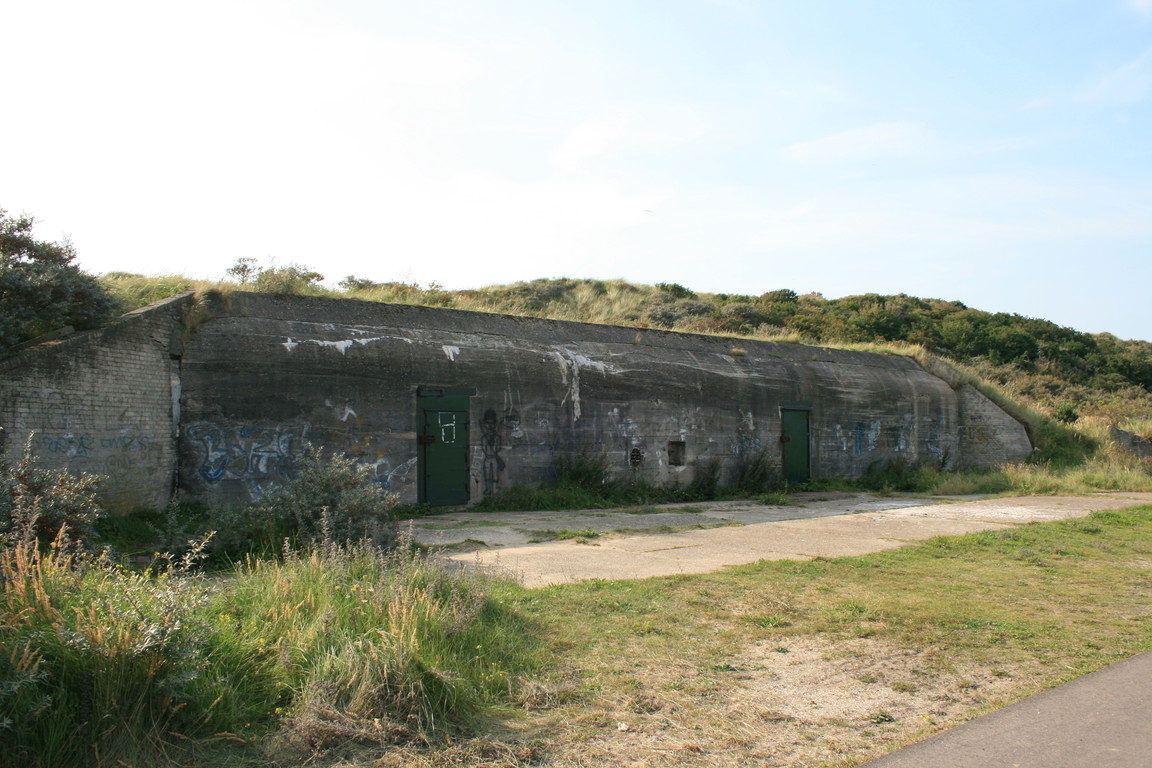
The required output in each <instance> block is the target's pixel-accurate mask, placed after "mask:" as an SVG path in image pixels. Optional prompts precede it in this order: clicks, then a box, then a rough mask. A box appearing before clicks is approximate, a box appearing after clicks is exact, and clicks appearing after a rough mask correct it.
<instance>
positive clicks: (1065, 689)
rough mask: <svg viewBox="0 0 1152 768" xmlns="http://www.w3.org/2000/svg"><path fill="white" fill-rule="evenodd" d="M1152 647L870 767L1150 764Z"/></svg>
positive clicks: (1138, 767) (1107, 767)
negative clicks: (1149, 649)
mask: <svg viewBox="0 0 1152 768" xmlns="http://www.w3.org/2000/svg"><path fill="white" fill-rule="evenodd" d="M1149 713H1152V653H1143V654H1140V655H1139V656H1133V657H1132V658H1130V659H1125V660H1124V661H1121V662H1118V663H1116V664H1113V665H1112V666H1110V667H1106V668H1104V669H1102V670H1100V671H1099V672H1094V673H1093V674H1091V675H1086V676H1084V677H1081V678H1079V679H1077V680H1073V681H1072V682H1070V683H1065V684H1064V685H1061V686H1059V687H1057V688H1052V689H1051V690H1048V691H1045V692H1044V693H1041V694H1039V695H1037V696H1032V697H1031V698H1028V699H1024V700H1023V701H1021V702H1019V703H1017V704H1014V705H1012V706H1011V707H1007V708H1005V709H1002V710H1000V711H998V712H993V713H992V714H990V715H985V716H984V717H980V718H977V719H976V720H973V721H971V722H969V723H965V724H964V725H961V726H958V727H956V728H952V729H951V730H947V731H944V732H943V733H940V734H937V735H936V736H933V737H932V738H930V739H927V740H925V741H922V742H920V743H919V744H914V745H912V746H910V747H906V748H904V749H901V750H898V751H896V752H893V753H891V754H890V755H886V756H885V757H882V758H880V759H878V760H873V761H871V762H869V763H865V764H864V765H865V766H866V767H867V768H926V767H928V766H948V768H991V767H992V766H1004V767H1005V768H1148V766H1149V765H1152V716H1150V714H1149Z"/></svg>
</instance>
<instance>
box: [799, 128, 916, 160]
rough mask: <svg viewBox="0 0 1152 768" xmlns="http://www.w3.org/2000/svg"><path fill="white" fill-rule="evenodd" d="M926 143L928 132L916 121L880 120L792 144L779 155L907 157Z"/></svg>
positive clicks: (810, 158) (849, 158) (861, 158)
mask: <svg viewBox="0 0 1152 768" xmlns="http://www.w3.org/2000/svg"><path fill="white" fill-rule="evenodd" d="M927 145H928V137H927V134H926V133H925V131H924V129H923V127H922V126H921V125H919V124H917V123H877V124H876V125H870V126H868V127H866V128H854V129H852V130H850V131H842V132H840V133H834V134H832V135H830V136H824V137H823V138H819V139H814V140H813V141H805V142H800V143H798V144H792V145H789V146H787V147H784V149H782V150H780V156H781V157H782V158H783V159H785V160H790V161H792V162H798V163H840V162H851V161H854V160H868V159H872V158H877V157H907V156H911V155H915V154H919V153H921V152H922V151H923V150H924V149H926V148H927Z"/></svg>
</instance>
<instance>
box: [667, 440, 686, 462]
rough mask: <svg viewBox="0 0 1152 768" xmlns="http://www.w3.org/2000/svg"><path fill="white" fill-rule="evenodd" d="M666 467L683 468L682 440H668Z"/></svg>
mask: <svg viewBox="0 0 1152 768" xmlns="http://www.w3.org/2000/svg"><path fill="white" fill-rule="evenodd" d="M668 466H670V467H682V466H684V441H683V440H669V441H668Z"/></svg>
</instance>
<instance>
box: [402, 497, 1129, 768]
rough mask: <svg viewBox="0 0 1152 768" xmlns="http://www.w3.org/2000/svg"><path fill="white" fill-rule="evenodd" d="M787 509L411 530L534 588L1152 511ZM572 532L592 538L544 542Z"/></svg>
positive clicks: (496, 520) (490, 520)
mask: <svg viewBox="0 0 1152 768" xmlns="http://www.w3.org/2000/svg"><path fill="white" fill-rule="evenodd" d="M792 500H793V501H794V502H795V504H796V505H795V506H768V505H760V504H755V503H753V502H707V503H701V504H679V505H664V506H660V507H648V508H643V509H635V510H581V511H575V512H501V513H487V514H485V513H476V512H467V511H461V512H454V513H451V514H447V515H439V516H436V517H433V518H426V519H422V520H419V521H414V523H413V526H414V527H413V532H414V534H415V537H416V540H417V541H418V542H420V543H422V544H426V545H429V546H433V547H437V546H439V547H444V548H445V550H446V551H445V556H446V557H448V558H450V559H452V560H456V561H459V562H462V563H467V564H469V565H471V566H473V567H478V568H482V569H492V570H502V571H504V572H507V573H509V574H511V575H513V576H515V577H516V578H518V579H520V581H521V582H522V583H523V584H524V585H525V586H528V587H541V586H546V585H549V584H560V583H565V582H570V581H581V580H586V579H595V578H600V579H640V578H647V577H650V576H667V575H674V574H679V573H708V572H712V571H717V570H721V569H723V568H726V567H729V566H734V565H742V564H745V563H752V562H756V561H757V560H788V559H791V560H807V559H811V558H814V557H841V556H845V555H862V554H867V553H869V552H878V551H881V550H887V549H895V548H897V547H902V546H905V545H908V544H911V543H915V542H919V541H924V540H927V539H930V538H932V537H934V536H955V535H959V534H963V533H971V532H975V531H984V530H995V529H1002V528H1010V527H1013V526H1017V525H1023V524H1026V523H1029V522H1032V521H1046V520H1060V519H1066V518H1073V517H1082V516H1085V515H1087V514H1089V513H1090V512H1093V511H1097V510H1106V509H1119V508H1121V507H1126V506H1131V505H1133V504H1147V503H1152V493H1108V494H1097V495H1093V496H1028V497H1012V498H996V499H977V500H973V499H971V498H968V499H955V498H906V497H895V496H894V497H879V496H874V495H870V494H860V493H857V494H849V493H826V494H820V493H810V494H799V495H797V496H794V497H793V499H792ZM573 532H591V534H586V535H585V537H584V538H582V539H579V540H571V539H566V540H560V541H556V540H552V541H548V540H547V539H549V538H553V539H554V538H555V537H556V535H557V534H558V533H561V535H563V536H565V537H567V536H571V535H573ZM597 534H598V535H597ZM534 539H544V541H539V543H533V540H534ZM1150 764H1152V763H1150Z"/></svg>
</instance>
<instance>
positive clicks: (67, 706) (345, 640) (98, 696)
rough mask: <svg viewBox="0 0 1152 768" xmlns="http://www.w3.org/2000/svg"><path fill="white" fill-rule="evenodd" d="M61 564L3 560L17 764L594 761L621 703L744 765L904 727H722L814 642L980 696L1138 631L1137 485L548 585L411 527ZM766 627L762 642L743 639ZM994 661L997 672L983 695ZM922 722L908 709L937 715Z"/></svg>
mask: <svg viewBox="0 0 1152 768" xmlns="http://www.w3.org/2000/svg"><path fill="white" fill-rule="evenodd" d="M565 534H567V535H568V536H570V537H585V538H591V537H592V536H594V535H597V532H595V531H591V530H589V531H566V532H565V531H562V532H560V533H559V535H561V536H563V535H565ZM75 564H76V563H75V562H74V561H73V560H72V559H71V556H65V555H62V554H59V551H52V550H49V551H46V552H44V553H37V552H36V550H35V549H29V548H20V547H10V548H8V549H7V550H5V552H4V554H3V558H0V570H2V573H3V582H4V603H3V606H2V607H3V612H2V616H0V619H2V622H0V623H2V624H3V626H4V627H5V631H4V633H3V634H2V635H0V644H2V648H0V683H2V684H0V753H2V754H4V755H7V756H9V758H8V759H10V760H19V762H20V763H22V764H26V765H28V766H33V767H35V766H48V765H94V766H104V765H108V766H114V765H118V764H120V761H123V762H124V763H125V764H143V765H147V764H171V763H173V762H194V761H198V762H199V763H200V764H203V765H267V764H270V763H274V764H277V765H295V764H305V763H307V764H325V762H324V761H325V760H328V761H331V760H335V759H337V758H339V759H344V760H352V762H351V763H348V762H345V763H344V764H364V765H366V764H369V763H372V762H373V761H379V762H378V763H374V764H379V765H392V764H394V765H400V764H404V763H405V762H409V763H417V762H418V763H421V764H424V765H429V766H441V765H443V766H447V765H450V764H459V763H460V762H464V763H472V764H480V763H483V764H487V765H493V766H509V767H511V766H521V765H525V764H529V763H531V764H547V761H548V760H555V761H557V762H560V763H563V762H564V761H565V760H566V759H568V758H571V757H573V756H582V755H583V756H586V757H587V759H589V760H593V759H596V758H597V756H598V755H599V753H598V752H597V750H602V749H609V750H613V749H615V750H618V749H619V748H620V746H619V745H617V746H615V747H613V746H611V745H610V744H609V743H608V742H606V741H605V740H604V736H603V734H604V733H605V732H606V731H611V732H617V731H616V726H617V724H618V723H621V722H623V723H626V724H629V731H628V732H629V733H631V732H645V733H652V734H659V733H669V734H676V735H677V736H676V738H678V739H679V741H678V742H677V743H678V744H681V745H682V744H684V743H692V744H693V745H695V746H694V749H698V750H700V751H699V752H695V751H690V752H689V753H685V754H683V755H680V754H679V753H677V755H678V760H680V759H682V760H683V763H682V764H685V765H701V766H704V765H717V764H720V763H718V762H717V761H718V760H723V761H727V762H725V764H733V763H736V762H740V763H747V762H749V761H753V762H754V761H755V760H756V759H759V757H758V753H756V752H755V751H754V750H753V747H752V745H754V744H755V743H757V739H762V738H765V735H764V734H765V733H767V731H762V730H761V731H757V730H756V729H764V728H768V729H769V731H772V732H775V731H778V730H780V729H782V728H803V729H804V733H805V734H806V735H801V736H799V737H798V739H799V742H800V743H804V744H809V743H811V744H821V743H824V741H827V738H826V734H827V733H828V732H829V731H828V729H833V730H835V732H836V733H837V734H839V735H838V736H837V737H836V738H837V739H839V740H840V741H839V742H837V743H839V744H841V747H842V748H843V749H844V750H846V752H845V754H856V755H865V754H871V753H870V752H869V750H874V749H876V748H877V745H882V744H885V743H888V744H893V743H895V741H894V740H896V739H899V738H906V737H910V736H909V734H910V733H911V732H910V731H908V730H907V728H908V727H910V726H908V725H907V722H906V721H907V720H908V719H909V718H908V717H907V715H906V714H902V713H901V712H900V711H899V710H897V709H894V708H893V707H892V706H890V705H888V704H885V705H883V706H873V708H872V709H871V710H869V715H870V716H869V717H867V718H863V719H862V720H861V721H860V722H855V721H851V722H850V721H844V720H843V718H841V719H838V720H836V722H835V723H833V722H832V720H831V719H830V720H829V721H828V722H826V723H825V722H808V723H805V722H800V721H799V720H797V719H796V718H793V717H791V716H787V715H778V714H773V713H772V712H768V713H766V714H764V715H763V717H761V718H760V720H759V721H757V722H759V724H757V722H753V721H752V719H747V720H741V721H740V722H739V723H738V724H737V723H735V722H734V721H733V720H732V718H733V717H734V712H735V711H737V710H733V709H732V708H731V707H732V706H736V705H729V704H727V703H726V702H730V701H733V700H734V699H733V698H732V697H734V696H735V697H738V695H739V692H740V691H741V690H742V689H743V687H744V686H747V685H749V684H750V681H755V680H756V679H758V676H762V675H766V674H769V675H770V674H773V672H772V670H773V669H774V668H775V666H774V665H778V664H790V663H791V661H790V660H791V659H792V658H794V657H797V656H798V654H800V651H801V650H802V649H803V648H805V647H807V646H808V645H811V644H813V643H825V644H826V645H827V647H828V648H831V649H847V648H850V647H854V646H851V643H853V642H860V641H862V640H868V641H871V642H878V643H883V644H884V645H885V647H890V648H897V649H908V650H907V652H908V653H915V654H917V655H918V656H917V658H918V661H917V664H918V666H917V667H916V668H915V669H912V670H910V671H905V672H904V673H902V674H900V675H895V674H886V673H885V672H883V671H875V670H874V669H873V668H871V667H870V668H868V669H867V670H865V671H864V672H861V673H860V674H859V675H858V676H857V677H858V679H860V680H863V681H870V682H871V683H872V684H878V685H880V686H882V687H884V688H885V689H887V690H889V691H891V692H893V693H895V694H900V695H908V696H911V695H918V694H920V693H922V692H924V691H929V692H931V691H932V688H931V686H932V685H933V682H932V681H933V680H934V679H935V678H936V677H937V676H939V675H941V674H944V673H945V672H947V671H949V670H959V671H962V672H963V673H964V675H965V677H964V678H963V679H962V680H961V681H960V682H957V683H956V684H955V685H956V686H957V687H956V690H955V691H953V692H952V693H950V694H949V695H954V696H960V695H964V696H969V695H971V696H976V697H977V698H976V699H974V700H979V701H980V702H981V703H980V704H979V705H978V706H984V707H992V706H995V705H997V704H1002V703H1005V702H1006V701H1009V700H1011V699H1013V698H1016V697H1019V696H1022V695H1025V694H1027V693H1031V692H1034V691H1036V690H1039V689H1040V688H1043V687H1046V686H1049V685H1052V684H1054V683H1056V682H1059V681H1061V680H1064V679H1067V678H1071V677H1074V676H1076V675H1079V674H1083V673H1085V672H1088V671H1091V670H1093V669H1096V668H1098V667H1100V666H1103V665H1104V664H1107V663H1109V662H1111V661H1114V660H1117V659H1119V658H1123V657H1125V656H1128V655H1131V654H1132V653H1135V652H1137V651H1140V650H1144V649H1149V648H1152V506H1145V507H1135V508H1130V509H1127V510H1121V511H1115V512H1107V513H1095V514H1093V515H1091V516H1089V517H1087V518H1083V519H1077V520H1069V521H1063V522H1054V523H1044V524H1031V525H1026V526H1021V527H1017V528H1012V529H1007V530H1001V531H988V532H983V533H977V534H971V535H967V536H960V537H947V538H937V539H933V540H931V541H929V542H926V543H924V544H920V545H916V546H909V547H905V548H902V549H899V550H893V551H888V552H883V553H877V554H873V555H867V556H863V557H851V558H839V559H835V560H826V559H816V560H811V561H803V562H800V561H773V562H759V563H755V564H751V565H746V566H742V567H738V568H733V569H729V570H726V571H723V572H719V573H713V574H705V575H695V576H675V577H667V578H657V579H648V580H643V581H620V582H610V581H589V582H583V583H574V584H565V585H559V586H553V587H547V588H544V589H538V590H525V589H522V588H519V587H515V586H513V585H510V584H507V583H504V582H492V581H488V580H487V579H482V578H480V577H476V576H469V575H468V574H467V573H465V572H460V571H449V570H447V569H446V568H444V567H442V566H440V565H438V564H437V562H436V561H434V560H430V559H428V558H427V557H425V556H423V555H421V554H419V553H416V552H413V551H412V550H411V549H409V548H407V547H401V548H399V549H397V550H396V551H394V552H392V553H390V554H385V553H382V552H381V551H380V550H376V549H371V548H364V547H352V548H348V547H334V546H331V545H329V546H325V547H319V548H317V549H315V550H314V551H311V552H309V553H307V554H295V555H289V556H288V557H286V558H284V559H282V560H279V559H278V560H251V561H249V562H246V563H244V564H241V565H239V566H237V567H236V568H235V569H234V570H233V571H232V572H230V573H228V574H226V575H224V576H223V577H222V578H217V579H209V578H206V577H204V576H197V575H196V574H195V573H194V572H192V571H190V570H188V568H187V567H186V566H187V563H186V562H185V563H183V564H181V563H168V564H166V567H164V568H160V569H154V570H153V571H152V572H151V573H134V572H129V571H126V570H124V569H123V568H120V567H118V566H116V565H115V564H113V563H111V562H108V561H107V560H106V559H101V558H92V559H88V560H82V561H80V563H79V565H80V567H79V568H77V567H74V565H75ZM758 646H763V647H764V648H765V649H767V653H768V656H767V657H764V658H762V659H760V660H758V661H757V660H749V658H747V649H749V648H753V647H758ZM829 652H835V651H829ZM840 652H843V653H847V652H848V651H846V650H844V651H840ZM773 659H778V660H779V661H773ZM805 663H808V662H805ZM973 669H975V670H983V676H981V675H980V674H972V672H971V671H972V670H973ZM993 678H995V679H997V680H1000V681H1003V685H1004V686H1005V687H1004V688H1003V689H1002V690H1001V692H1000V693H998V694H997V695H996V697H990V698H987V699H979V697H978V695H977V694H978V693H979V689H980V688H981V686H982V685H984V684H985V683H984V682H983V681H985V680H988V679H993ZM973 691H975V692H976V693H973ZM974 706H977V705H974ZM738 709H739V708H738ZM744 710H747V707H744V708H743V709H741V710H739V711H744ZM873 715H874V716H873ZM881 715H886V717H882V716H881ZM741 717H745V716H744V715H741ZM747 717H748V718H750V717H751V716H750V715H748V716H747ZM757 717H759V715H758V716H757ZM924 718H926V719H925V720H924V721H923V723H922V724H921V725H917V728H928V727H937V726H939V725H943V724H945V723H946V718H943V717H941V716H939V715H937V714H933V713H925V714H924ZM501 721H503V723H504V725H502V724H501ZM929 721H931V722H929ZM661 723H663V724H664V725H661ZM765 723H766V724H765ZM509 727H510V728H509ZM884 729H889V730H884ZM916 732H917V733H918V732H919V731H916ZM756 734H759V735H756ZM821 734H825V736H822V735H821ZM809 737H811V738H809ZM677 749H679V747H677ZM617 754H618V753H617ZM324 755H327V756H328V757H323V756H324ZM356 756H359V757H356ZM566 756H567V757H566ZM599 756H600V757H605V758H607V755H599ZM357 761H359V762H357ZM390 761H391V762H390ZM803 764H816V763H815V762H806V763H803ZM829 764H832V763H829ZM835 764H837V765H849V764H851V762H850V761H848V762H845V761H843V760H841V761H840V762H837V763H835Z"/></svg>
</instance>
